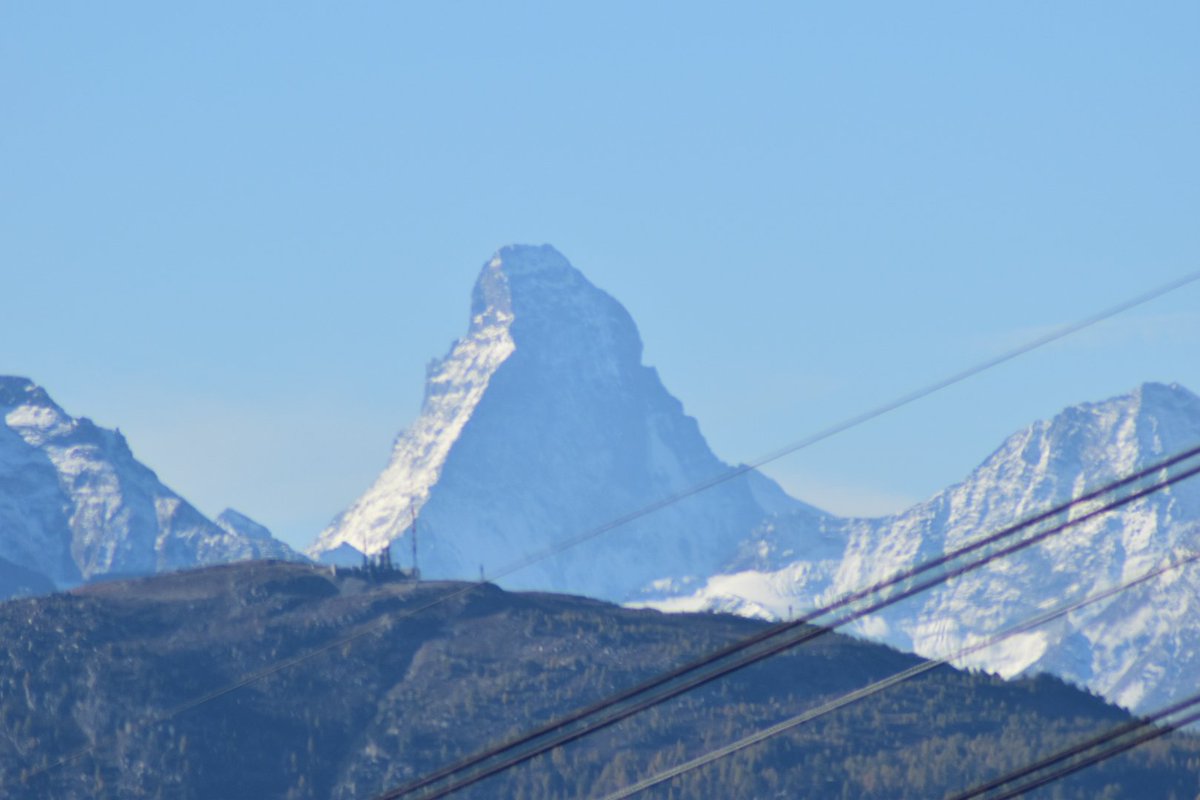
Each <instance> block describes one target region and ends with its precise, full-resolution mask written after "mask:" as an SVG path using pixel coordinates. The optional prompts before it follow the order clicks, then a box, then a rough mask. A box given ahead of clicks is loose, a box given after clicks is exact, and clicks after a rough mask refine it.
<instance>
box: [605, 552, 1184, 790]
mask: <svg viewBox="0 0 1200 800" xmlns="http://www.w3.org/2000/svg"><path fill="white" fill-rule="evenodd" d="M1197 560H1200V553H1191V554H1188V555H1186V556H1184V557H1182V558H1179V559H1177V560H1175V561H1172V562H1171V563H1169V564H1166V565H1164V566H1161V567H1158V568H1156V569H1152V570H1150V571H1149V572H1145V573H1143V574H1142V575H1139V576H1138V577H1136V578H1134V579H1133V580H1130V581H1126V582H1125V583H1122V584H1119V585H1117V586H1113V587H1110V588H1108V589H1105V590H1103V591H1100V592H1096V593H1094V594H1091V595H1088V596H1087V597H1085V598H1083V599H1082V600H1078V601H1076V602H1073V603H1069V604H1067V605H1064V606H1060V607H1058V608H1056V609H1054V610H1053V611H1049V612H1046V613H1045V614H1041V615H1039V616H1037V617H1034V618H1032V619H1030V620H1027V621H1025V622H1022V623H1019V624H1017V625H1014V626H1012V627H1010V628H1007V629H1005V630H1003V631H1001V632H999V633H996V634H992V635H991V636H988V637H987V638H985V639H983V640H982V641H980V642H978V643H976V644H972V645H969V646H967V647H963V648H961V649H959V650H956V651H955V652H953V653H950V654H949V655H945V656H942V657H940V658H937V659H933V660H930V661H923V662H921V663H920V664H915V665H914V666H912V667H909V668H908V669H906V670H902V671H900V672H897V673H895V674H893V675H889V676H888V677H886V678H882V679H880V680H878V681H875V682H874V683H872V684H870V685H869V686H864V687H863V688H861V689H856V690H854V691H852V692H847V693H846V694H843V695H841V696H840V697H837V698H834V699H832V700H829V701H827V702H825V703H823V704H821V705H819V706H817V707H815V708H811V709H809V710H807V711H804V712H803V713H801V714H797V715H796V716H793V717H790V718H788V719H785V720H783V721H781V722H777V723H775V724H774V725H771V726H770V727H767V728H764V729H762V730H760V731H756V732H754V733H752V734H749V735H747V736H744V737H742V738H741V739H738V740H737V741H735V742H732V743H730V744H727V745H725V746H723V747H720V748H717V749H715V750H712V751H710V752H708V753H705V754H703V755H700V756H697V757H695V758H693V759H691V760H689V761H685V762H684V763H682V764H678V765H676V766H674V767H671V768H669V769H665V770H663V771H661V772H658V773H656V774H654V775H651V776H649V777H646V778H643V779H642V780H640V781H637V782H636V783H633V784H630V785H629V786H626V787H623V788H621V789H618V790H617V791H614V792H612V793H610V794H606V795H604V797H603V798H602V800H624V798H627V797H633V796H634V795H636V794H640V793H641V792H644V791H645V790H647V789H650V788H652V787H654V786H658V785H659V784H662V783H666V782H667V781H670V780H672V779H674V778H677V777H679V776H680V775H684V774H686V773H688V772H693V771H694V770H697V769H700V768H701V767H704V766H707V765H709V764H712V763H713V762H715V761H720V760H721V759H723V758H727V757H729V756H731V755H733V754H735V753H738V752H741V751H742V750H745V749H747V748H750V747H753V746H754V745H757V744H760V743H762V742H764V741H766V740H768V739H771V738H773V737H775V736H778V735H780V734H782V733H786V732H787V731H790V730H793V729H794V728H797V727H799V726H800V725H804V724H806V723H809V722H812V721H813V720H816V719H819V718H821V717H824V716H826V715H827V714H831V713H833V712H834V711H837V710H839V709H842V708H845V707H846V706H849V705H852V704H854V703H857V702H859V701H861V700H865V699H867V698H869V697H873V696H874V695H877V694H879V693H880V692H883V691H885V690H887V689H890V688H891V687H893V686H896V685H897V684H900V683H903V682H905V681H908V680H911V679H913V678H915V677H917V676H919V675H923V674H925V673H926V672H929V671H931V670H934V669H937V668H938V667H941V666H944V665H946V664H951V663H954V662H956V661H960V660H961V659H964V658H967V657H969V656H971V655H974V654H975V653H978V652H980V651H983V650H987V649H988V648H990V647H992V646H994V645H996V644H998V643H1000V642H1002V641H1004V640H1006V639H1009V638H1012V637H1013V636H1017V635H1019V634H1022V633H1027V632H1028V631H1031V630H1034V629H1036V628H1039V627H1041V626H1043V625H1045V624H1047V623H1049V622H1053V621H1054V620H1056V619H1060V618H1061V617H1065V616H1067V615H1068V614H1073V613H1075V612H1076V611H1079V610H1080V609H1082V608H1086V607H1087V606H1090V605H1094V604H1096V603H1099V602H1102V601H1104V600H1108V599H1109V598H1112V597H1115V596H1116V595H1118V594H1121V593H1122V592H1125V591H1128V590H1129V589H1132V588H1133V587H1135V586H1138V585H1140V584H1143V583H1146V582H1147V581H1150V580H1153V579H1154V578H1157V577H1159V576H1161V575H1165V574H1167V573H1168V572H1172V571H1175V570H1178V569H1181V568H1182V567H1185V566H1187V565H1189V564H1192V563H1193V562H1195V561H1197ZM1010 780H1011V779H1010ZM1004 782H1005V783H1007V782H1008V781H1007V780H1006V781H1004ZM997 785H999V784H997ZM968 797H974V795H968V794H964V795H958V796H956V797H955V798H954V800H966V798H968Z"/></svg>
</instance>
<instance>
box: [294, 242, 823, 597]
mask: <svg viewBox="0 0 1200 800" xmlns="http://www.w3.org/2000/svg"><path fill="white" fill-rule="evenodd" d="M471 297H472V300H471V322H470V326H469V328H468V332H467V335H466V336H465V337H464V338H462V339H459V340H458V341H457V342H455V343H454V345H452V347H451V350H450V352H449V354H448V355H447V356H446V357H445V358H443V359H441V360H440V361H436V362H434V363H433V364H432V365H431V366H430V368H429V370H428V371H427V378H426V391H425V401H424V403H423V407H422V411H421V413H420V415H419V416H418V418H417V420H416V421H415V422H414V423H413V424H412V425H411V426H409V428H408V429H407V430H406V431H405V432H404V433H402V434H401V435H400V436H399V437H398V438H397V440H396V444H395V445H394V447H393V453H392V459H391V461H390V463H389V465H388V466H387V467H386V468H385V469H384V471H383V472H382V473H381V474H380V477H379V478H378V479H377V480H376V481H375V483H374V484H373V485H372V486H371V487H370V488H369V489H368V490H367V492H366V493H364V494H363V495H362V497H360V498H359V500H357V501H356V502H355V503H354V504H352V505H351V506H350V507H349V508H348V509H347V510H346V511H344V512H343V513H342V514H340V515H339V516H338V517H337V518H335V520H334V522H333V523H332V524H331V525H330V526H329V527H328V528H326V529H325V530H324V531H323V532H322V533H321V534H320V535H319V536H318V538H317V541H316V542H315V543H314V545H313V546H312V547H311V548H310V549H309V551H308V552H309V554H310V555H312V556H313V557H315V558H318V559H320V558H322V557H323V556H324V554H326V553H330V552H331V551H335V550H336V549H337V548H339V547H353V548H356V549H360V550H361V549H363V548H364V547H365V548H366V549H367V550H368V551H369V552H377V551H378V550H380V549H381V548H383V547H386V546H392V545H396V546H397V547H399V548H400V549H399V550H398V551H397V552H396V553H395V554H394V556H393V557H394V558H396V559H397V561H399V559H400V558H402V557H406V555H405V553H404V550H405V549H406V548H404V547H403V545H401V544H400V543H402V542H403V543H406V537H407V536H408V530H409V527H410V525H411V524H412V521H413V518H414V516H416V517H417V518H418V528H419V531H418V537H419V539H420V549H421V553H422V555H421V562H422V563H421V567H422V569H423V570H424V571H425V572H426V573H427V574H431V575H433V574H436V575H439V576H443V577H455V578H471V577H475V576H476V574H477V570H476V567H477V566H478V567H481V568H482V569H483V570H484V571H485V572H489V573H490V572H494V571H496V570H502V569H504V568H505V567H506V566H508V565H509V564H513V563H516V562H519V561H521V560H522V559H523V558H526V557H529V556H533V555H536V554H539V553H543V552H546V551H547V550H549V549H553V548H555V547H556V546H557V545H558V544H559V542H560V541H561V540H562V539H564V538H566V537H569V536H572V535H574V536H578V535H580V534H581V533H582V532H585V531H589V530H593V529H596V528H597V527H600V526H604V525H605V524H606V523H609V522H610V521H611V520H612V519H614V518H615V517H617V516H619V515H621V514H624V513H628V512H629V511H630V510H631V509H636V508H640V507H644V506H647V505H649V504H651V503H653V502H655V501H657V500H660V499H661V498H662V497H663V496H669V495H672V494H675V493H677V492H681V491H685V490H687V489H690V488H691V487H693V486H695V485H697V484H700V483H702V482H704V481H708V480H712V479H714V478H717V477H719V476H721V475H723V474H725V473H727V472H728V471H729V470H730V469H731V467H730V466H729V465H727V464H724V463H723V462H721V461H720V460H719V459H718V458H717V457H716V456H715V455H714V454H713V453H712V451H711V450H710V449H709V448H708V445H707V443H706V442H705V440H704V437H703V435H702V434H701V433H700V429H699V425H698V424H697V423H696V421H695V420H694V419H693V418H691V417H689V416H687V415H686V414H685V413H684V410H683V406H682V404H681V403H680V402H679V401H678V400H677V399H676V398H674V397H673V396H671V395H670V393H669V392H667V390H666V389H665V388H664V387H663V385H662V382H661V380H660V379H659V377H658V373H657V371H656V370H654V369H653V368H652V367H649V366H646V365H644V364H642V360H641V358H642V343H641V338H640V336H639V335H638V331H637V327H636V325H635V323H634V321H633V319H632V317H630V315H629V313H628V312H627V311H626V310H625V309H624V307H623V306H621V304H620V303H619V302H618V301H616V300H615V299H614V298H613V297H612V296H611V295H609V294H608V293H606V292H604V291H603V290H600V289H598V288H596V287H595V286H593V285H592V284H591V283H590V282H589V281H588V280H587V278H585V277H584V276H583V274H582V273H581V272H579V271H578V270H577V269H575V268H574V267H573V266H571V265H570V263H569V262H568V261H567V260H566V259H565V258H564V257H563V256H562V255H561V254H560V253H558V251H556V250H554V249H553V248H552V247H549V246H548V245H544V246H540V247H533V246H525V245H514V246H510V247H506V248H502V249H501V250H500V251H498V252H497V253H496V255H495V256H493V257H492V259H490V260H489V261H488V262H486V263H485V264H484V266H483V269H482V270H481V272H480V275H479V278H478V280H477V281H476V284H475V287H474V289H473V290H472V294H471ZM530 487H536V489H533V490H531V488H530ZM763 503H769V504H773V507H775V508H780V507H788V508H801V507H804V506H803V504H802V503H800V502H799V501H795V500H793V499H791V498H789V497H787V495H786V494H785V493H784V492H783V491H782V490H781V489H778V487H776V486H774V484H773V482H772V481H770V479H769V478H766V477H765V476H761V475H754V476H743V477H741V478H737V479H735V480H733V481H729V482H728V483H727V484H723V485H721V486H719V487H716V488H714V489H713V490H711V491H710V492H707V493H706V494H705V495H704V496H703V497H694V498H689V499H688V500H685V501H684V502H682V503H679V504H677V505H673V506H671V507H669V508H664V509H662V510H661V511H658V512H656V513H655V514H654V515H652V518H648V519H646V520H635V521H633V522H631V523H630V524H627V525H622V526H620V528H618V529H615V530H612V531H611V532H609V533H607V534H606V536H605V541H604V543H603V545H602V546H601V545H599V544H597V545H596V546H590V545H584V546H582V547H579V548H573V549H572V550H568V551H564V552H562V553H560V554H559V555H557V556H555V557H554V558H552V559H549V560H547V561H545V562H539V563H536V564H533V565H531V566H530V568H529V569H528V570H525V571H523V572H522V573H521V574H518V575H514V576H513V577H512V578H511V579H509V580H507V581H506V585H509V586H513V587H514V588H522V587H523V588H544V589H551V590H562V589H566V588H570V589H571V590H573V591H576V592H581V593H585V594H592V595H595V596H599V597H605V598H608V599H621V598H622V597H624V596H627V595H629V594H630V593H631V592H632V591H634V590H636V589H637V588H638V587H639V586H641V585H643V584H644V583H645V582H646V581H648V580H650V579H651V578H652V577H654V575H653V571H654V569H653V564H654V563H656V562H657V563H663V562H667V561H669V562H675V563H682V564H685V565H687V567H688V568H689V569H693V570H696V571H700V570H704V569H710V568H713V567H715V566H716V565H717V564H718V563H719V561H720V559H721V557H722V554H723V553H724V552H725V551H726V550H727V549H728V548H729V547H730V546H732V543H733V540H734V539H735V538H736V537H737V536H739V535H742V534H744V533H747V532H749V530H751V529H752V528H753V527H754V526H755V525H756V524H758V522H759V520H761V519H762V517H763V516H764V515H765V514H766V513H767V511H766V510H765V508H764V507H763ZM326 558H328V557H327V556H326Z"/></svg>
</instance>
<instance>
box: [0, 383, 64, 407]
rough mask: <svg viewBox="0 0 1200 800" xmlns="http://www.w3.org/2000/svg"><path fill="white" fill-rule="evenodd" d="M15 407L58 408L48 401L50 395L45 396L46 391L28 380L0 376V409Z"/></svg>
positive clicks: (51, 401)
mask: <svg viewBox="0 0 1200 800" xmlns="http://www.w3.org/2000/svg"><path fill="white" fill-rule="evenodd" d="M17 406H42V407H46V408H57V407H58V406H57V405H56V404H55V403H54V401H53V400H51V399H50V395H48V394H46V390H45V389H43V388H42V387H41V386H38V385H37V384H36V383H34V382H33V381H31V380H30V379H29V378H22V377H20V376H17V375H0V407H4V408H16V407H17Z"/></svg>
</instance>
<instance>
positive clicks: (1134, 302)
mask: <svg viewBox="0 0 1200 800" xmlns="http://www.w3.org/2000/svg"><path fill="white" fill-rule="evenodd" d="M1196 281H1200V270H1197V271H1194V272H1190V273H1187V274H1185V275H1182V276H1180V277H1178V278H1176V279H1174V280H1171V281H1169V282H1167V283H1164V284H1162V285H1160V286H1157V287H1155V288H1153V289H1150V290H1149V291H1146V292H1143V293H1142V294H1139V295H1136V296H1134V297H1131V298H1129V299H1127V300H1124V301H1121V302H1119V303H1117V304H1116V305H1113V306H1110V307H1108V308H1106V309H1104V310H1101V311H1098V312H1096V313H1093V314H1091V315H1089V316H1086V317H1084V318H1082V319H1080V320H1077V321H1075V322H1073V323H1070V324H1067V325H1063V326H1062V327H1060V328H1057V329H1055V330H1053V331H1051V332H1049V333H1047V334H1044V335H1042V336H1037V337H1034V338H1032V339H1030V340H1029V341H1026V342H1024V343H1022V344H1020V345H1018V346H1017V347H1014V348H1012V349H1011V350H1008V351H1005V352H1004V353H1001V354H1000V355H997V356H994V357H992V358H988V359H985V360H983V361H980V362H978V363H976V364H974V365H973V366H970V367H967V368H966V369H963V370H960V371H959V372H955V373H953V374H951V375H948V376H946V377H944V378H942V379H940V380H936V381H934V382H932V383H929V384H926V385H925V386H922V387H921V388H918V389H915V390H913V391H911V392H908V393H907V394H904V395H901V396H900V397H897V398H896V399H894V400H891V401H890V402H887V403H884V404H882V405H879V406H876V407H874V408H872V409H869V410H867V411H864V412H862V413H860V414H857V415H855V416H852V417H849V418H847V419H845V420H842V421H841V422H838V423H835V424H833V425H831V426H829V427H827V428H824V429H822V430H819V431H817V432H816V433H813V434H811V435H809V436H807V437H805V438H803V439H800V440H798V441H796V442H793V443H792V444H790V445H787V446H785V447H783V448H780V449H778V450H775V451H773V452H771V453H768V454H766V455H764V456H762V457H760V458H757V459H754V460H752V461H750V462H748V463H746V464H742V465H740V466H738V467H735V468H732V469H730V470H728V471H726V472H723V473H721V474H720V475H717V476H715V477H713V478H710V479H708V480H705V481H701V482H699V483H697V484H695V485H693V486H691V487H689V488H686V489H684V490H682V491H680V492H677V493H675V494H673V495H670V496H668V497H665V498H662V499H661V500H658V501H655V502H653V503H650V504H648V505H645V506H642V507H641V508H639V509H636V510H634V511H632V512H630V513H627V514H624V515H622V516H620V517H617V518H615V519H612V520H610V521H608V522H606V523H604V524H602V525H599V526H597V527H595V528H592V529H590V530H588V531H585V532H583V533H581V534H578V535H575V536H572V537H568V538H565V539H562V540H560V541H558V542H556V543H555V544H553V545H551V546H549V547H547V548H544V549H542V550H539V551H536V552H534V553H532V554H528V555H526V556H525V557H523V558H520V559H518V560H516V561H514V562H512V563H511V564H509V565H506V566H505V567H503V568H501V569H500V570H499V571H497V572H494V573H492V574H490V575H488V576H486V577H487V580H490V581H497V580H500V579H502V578H505V577H508V576H509V575H512V574H514V573H516V572H519V571H521V570H523V569H526V568H528V567H530V566H532V565H534V564H536V563H539V562H541V561H544V560H546V559H548V558H552V557H554V556H556V555H559V554H561V553H563V552H565V551H566V550H569V549H571V548H573V547H576V546H578V545H580V544H583V543H584V542H587V541H590V540H592V539H595V538H596V537H598V536H601V535H603V534H605V533H607V532H609V531H611V530H614V529H616V528H619V527H621V526H623V525H626V524H628V523H630V522H633V521H635V520H637V519H640V518H642V517H645V516H648V515H650V514H653V513H655V512H656V511H659V510H661V509H663V508H666V507H668V506H671V505H674V504H675V503H678V502H681V501H683V500H686V499H687V498H689V497H693V496H695V495H698V494H700V493H702V492H705V491H708V490H709V489H712V488H714V487H716V486H719V485H722V484H724V483H727V482H729V481H731V480H734V479H736V478H738V477H741V476H742V475H745V474H747V473H749V472H752V471H753V470H755V469H758V468H759V467H762V466H765V465H767V464H769V463H772V462H774V461H777V460H779V459H781V458H783V457H784V456H787V455H790V454H792V453H796V452H798V451H800V450H803V449H805V448H807V447H810V446H812V445H814V444H817V443H818V442H821V441H824V440H826V439H830V438H832V437H834V436H836V435H838V434H840V433H844V432H845V431H847V430H850V429H851V428H855V427H858V426H859V425H862V424H864V423H866V422H869V421H871V420H874V419H877V418H879V417H882V416H884V415H885V414H888V413H890V412H892V411H895V410H897V409H899V408H902V407H904V406H907V405H910V404H911V403H914V402H916V401H918V400H921V399H923V398H925V397H928V396H930V395H932V394H934V393H936V392H939V391H941V390H943V389H946V388H949V387H951V386H954V385H955V384H958V383H962V382H963V381H965V380H967V379H969V378H972V377H974V376H976V375H979V374H980V373H982V372H986V371H987V370H990V369H992V368H994V367H997V366H1000V365H1001V364H1004V363H1007V362H1008V361H1012V360H1013V359H1015V358H1018V357H1020V356H1022V355H1025V354H1026V353H1030V352H1032V351H1034V350H1038V349H1040V348H1042V347H1045V346H1047V345H1049V344H1052V343H1054V342H1057V341H1060V340H1062V339H1065V338H1067V337H1069V336H1071V335H1073V334H1075V333H1079V332H1080V331H1083V330H1085V329H1087V328H1090V327H1092V326H1093V325H1097V324H1099V323H1101V322H1104V321H1105V320H1108V319H1111V318H1113V317H1115V316H1117V315H1119V314H1121V313H1124V312H1125V311H1129V310H1131V309H1133V308H1136V307H1138V306H1141V305H1144V304H1146V303H1149V302H1150V301H1152V300H1156V299H1158V298H1160V297H1163V296H1164V295H1167V294H1169V293H1171V292H1174V291H1176V290H1178V289H1181V288H1183V287H1185V286H1188V285H1190V284H1192V283H1195V282H1196ZM481 577H483V576H481ZM478 586H479V585H478V584H468V585H466V586H463V587H462V588H460V589H458V590H456V591H453V592H450V593H448V594H445V595H442V596H439V597H438V598H435V599H434V600H432V601H430V602H428V603H426V604H423V605H421V606H418V607H417V608H413V609H407V610H406V611H405V612H403V613H400V614H397V615H395V616H386V615H385V616H383V617H381V618H380V619H379V620H378V621H377V622H376V623H373V624H371V625H367V626H365V627H363V628H360V629H359V630H358V631H355V632H354V633H350V634H346V635H344V636H341V637H338V638H337V639H335V640H333V641H330V642H329V643H327V644H325V645H320V646H318V647H315V648H313V649H311V650H306V651H304V652H303V653H299V654H297V655H295V656H292V657H290V658H287V659H283V660H281V661H279V662H276V663H275V664H272V665H269V666H267V667H264V668H262V669H260V670H255V671H253V672H249V673H246V674H245V675H242V676H241V677H239V678H238V679H237V680H235V681H232V682H230V683H229V684H227V685H225V686H221V687H218V688H216V689H213V690H211V691H209V692H207V693H205V694H202V695H199V696H197V697H195V698H193V699H191V700H188V701H185V702H183V703H180V704H178V705H176V706H174V707H173V708H170V709H167V710H164V711H162V712H159V713H156V714H151V715H148V716H146V717H144V718H142V719H140V720H128V721H126V722H125V724H124V725H123V726H122V730H124V731H126V732H130V731H134V730H141V729H143V728H146V727H150V726H153V725H158V724H161V723H163V722H167V721H169V720H170V719H172V718H174V717H176V716H178V715H179V714H182V713H185V712H187V711H191V710H193V709H196V708H199V707H201V706H204V705H206V704H208V703H210V702H212V701H214V700H216V699H218V698H221V697H224V696H226V695H228V694H231V693H233V692H236V691H239V690H241V689H243V688H245V687H247V686H251V685H253V684H255V683H258V682H259V681H262V680H264V679H266V678H268V677H270V676H272V675H276V674H278V673H280V672H282V671H284V670H288V669H291V668H292V667H295V666H297V665H300V664H304V663H306V662H308V661H310V660H312V659H314V658H317V657H318V656H321V655H323V654H325V653H328V652H330V651H331V650H335V649H337V648H340V647H344V646H346V645H349V644H351V643H353V642H355V641H357V640H359V639H361V638H363V637H365V636H370V635H374V634H377V633H380V632H381V631H383V630H386V629H387V628H388V627H389V626H390V625H391V624H393V623H394V622H396V621H399V620H403V619H407V618H408V617H411V616H413V615H415V614H419V613H422V612H424V611H427V610H429V609H431V608H433V607H434V606H438V605H441V604H442V603H445V602H449V601H451V600H453V599H456V598H458V597H461V596H463V595H466V594H469V593H470V592H473V591H475V590H476V589H477V588H478ZM114 736H115V734H110V735H109V736H108V737H107V738H100V739H97V740H95V741H93V742H92V743H91V744H88V745H86V746H84V747H81V748H79V749H78V750H75V751H72V752H71V753H68V754H66V755H63V756H61V757H59V758H56V759H53V760H48V761H46V762H44V763H43V764H41V765H38V766H33V767H30V768H29V769H28V770H26V773H25V774H26V776H27V778H32V777H36V776H38V775H41V774H43V773H46V772H49V771H51V770H54V769H57V768H59V767H62V766H65V765H66V764H69V763H71V762H73V761H77V760H78V759H80V758H82V757H84V756H86V755H88V754H89V753H92V752H94V751H95V750H96V749H97V748H98V747H99V746H100V745H101V744H103V743H105V742H106V741H112V739H113V738H114Z"/></svg>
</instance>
